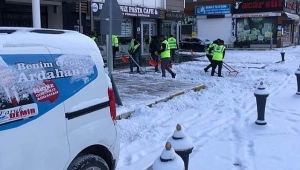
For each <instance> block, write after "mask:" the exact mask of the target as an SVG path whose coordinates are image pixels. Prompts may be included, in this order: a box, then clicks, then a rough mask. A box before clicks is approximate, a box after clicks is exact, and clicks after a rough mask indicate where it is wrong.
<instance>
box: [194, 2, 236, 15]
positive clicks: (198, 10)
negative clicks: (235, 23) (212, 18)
mask: <svg viewBox="0 0 300 170" xmlns="http://www.w3.org/2000/svg"><path fill="white" fill-rule="evenodd" d="M230 13H231V4H220V5H202V6H195V15H220V14H230Z"/></svg>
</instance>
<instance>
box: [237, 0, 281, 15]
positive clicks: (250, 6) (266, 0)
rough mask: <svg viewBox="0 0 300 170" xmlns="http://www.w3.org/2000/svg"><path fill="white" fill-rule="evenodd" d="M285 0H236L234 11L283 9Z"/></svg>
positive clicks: (248, 11) (249, 11)
mask: <svg viewBox="0 0 300 170" xmlns="http://www.w3.org/2000/svg"><path fill="white" fill-rule="evenodd" d="M283 7H284V1H283V0H235V3H234V13H253V12H273V11H283Z"/></svg>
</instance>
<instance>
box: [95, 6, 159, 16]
mask: <svg viewBox="0 0 300 170" xmlns="http://www.w3.org/2000/svg"><path fill="white" fill-rule="evenodd" d="M98 6H99V9H100V10H101V9H102V6H103V3H99V4H98ZM120 9H121V11H122V13H123V16H128V17H142V18H159V15H160V10H159V9H155V8H147V7H138V6H127V5H120ZM100 10H99V11H100Z"/></svg>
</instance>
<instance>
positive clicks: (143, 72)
mask: <svg viewBox="0 0 300 170" xmlns="http://www.w3.org/2000/svg"><path fill="white" fill-rule="evenodd" d="M129 57H130V58H131V59H132V61H133V62H134V63H135V64H136V65H137V66H138V67H139V69H140V74H145V73H146V71H144V69H143V68H142V67H141V66H140V65H139V64H138V63H137V62H136V61H135V59H134V58H133V57H132V56H131V55H129Z"/></svg>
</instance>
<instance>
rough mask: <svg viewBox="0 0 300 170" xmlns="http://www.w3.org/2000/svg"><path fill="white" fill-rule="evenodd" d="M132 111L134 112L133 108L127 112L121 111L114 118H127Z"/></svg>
mask: <svg viewBox="0 0 300 170" xmlns="http://www.w3.org/2000/svg"><path fill="white" fill-rule="evenodd" d="M134 112H135V110H130V111H128V112H125V113H122V114H120V115H118V116H117V118H116V119H117V120H121V119H128V118H130V116H131V115H132V113H134Z"/></svg>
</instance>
